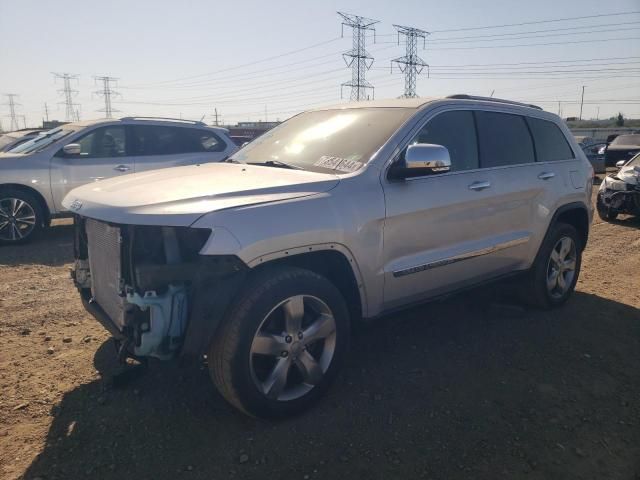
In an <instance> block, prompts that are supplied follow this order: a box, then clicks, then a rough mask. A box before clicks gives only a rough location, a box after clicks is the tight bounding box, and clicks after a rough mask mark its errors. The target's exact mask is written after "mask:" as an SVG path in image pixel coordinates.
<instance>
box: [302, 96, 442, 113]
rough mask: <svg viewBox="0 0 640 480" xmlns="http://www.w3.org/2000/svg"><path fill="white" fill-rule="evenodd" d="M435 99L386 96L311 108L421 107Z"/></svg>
mask: <svg viewBox="0 0 640 480" xmlns="http://www.w3.org/2000/svg"><path fill="white" fill-rule="evenodd" d="M434 100H440V99H439V98H436V97H416V98H385V99H383V100H366V101H362V102H347V103H338V104H335V105H326V106H324V107H317V108H311V109H310V110H335V109H347V108H414V109H416V108H420V107H422V106H423V105H426V104H427V103H431V102H433V101H434Z"/></svg>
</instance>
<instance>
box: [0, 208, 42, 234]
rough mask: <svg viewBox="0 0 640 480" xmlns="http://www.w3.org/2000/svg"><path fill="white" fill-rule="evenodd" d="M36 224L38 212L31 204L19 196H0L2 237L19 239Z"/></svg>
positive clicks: (0, 229)
mask: <svg viewBox="0 0 640 480" xmlns="http://www.w3.org/2000/svg"><path fill="white" fill-rule="evenodd" d="M35 226H36V213H35V211H34V209H33V207H32V206H31V205H29V204H28V203H27V202H25V201H24V200H21V199H19V198H12V197H8V198H0V239H1V240H5V241H10V242H11V241H13V242H16V241H19V240H22V239H23V238H25V237H27V236H28V235H29V234H30V233H31V232H32V231H33V229H34V228H35Z"/></svg>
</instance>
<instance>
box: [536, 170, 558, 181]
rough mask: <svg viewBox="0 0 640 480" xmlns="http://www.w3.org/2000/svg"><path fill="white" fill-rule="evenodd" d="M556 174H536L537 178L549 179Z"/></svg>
mask: <svg viewBox="0 0 640 480" xmlns="http://www.w3.org/2000/svg"><path fill="white" fill-rule="evenodd" d="M555 176H556V174H555V173H553V172H542V173H541V174H540V175H538V178H539V179H540V180H549V179H550V178H553V177H555Z"/></svg>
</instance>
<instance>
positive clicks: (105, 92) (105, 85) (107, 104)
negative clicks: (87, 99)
mask: <svg viewBox="0 0 640 480" xmlns="http://www.w3.org/2000/svg"><path fill="white" fill-rule="evenodd" d="M93 78H95V81H96V82H102V90H98V91H96V92H94V93H95V94H96V95H102V96H103V97H104V109H103V110H98V111H99V112H104V114H105V117H107V118H111V117H112V113H113V112H117V111H118V110H114V109H113V108H112V107H111V96H112V95H120V94H119V93H118V92H116V91H115V90H112V89H111V83H112V82H113V83H115V82H116V81H117V80H118V79H117V78H114V77H93Z"/></svg>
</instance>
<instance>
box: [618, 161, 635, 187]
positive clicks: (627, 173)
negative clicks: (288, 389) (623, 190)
mask: <svg viewBox="0 0 640 480" xmlns="http://www.w3.org/2000/svg"><path fill="white" fill-rule="evenodd" d="M616 177H618V178H619V179H620V180H622V181H623V182H625V183H628V184H629V185H640V166H635V167H632V166H631V165H629V166H627V167H622V168H621V169H620V171H619V172H618V173H617V174H616Z"/></svg>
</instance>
